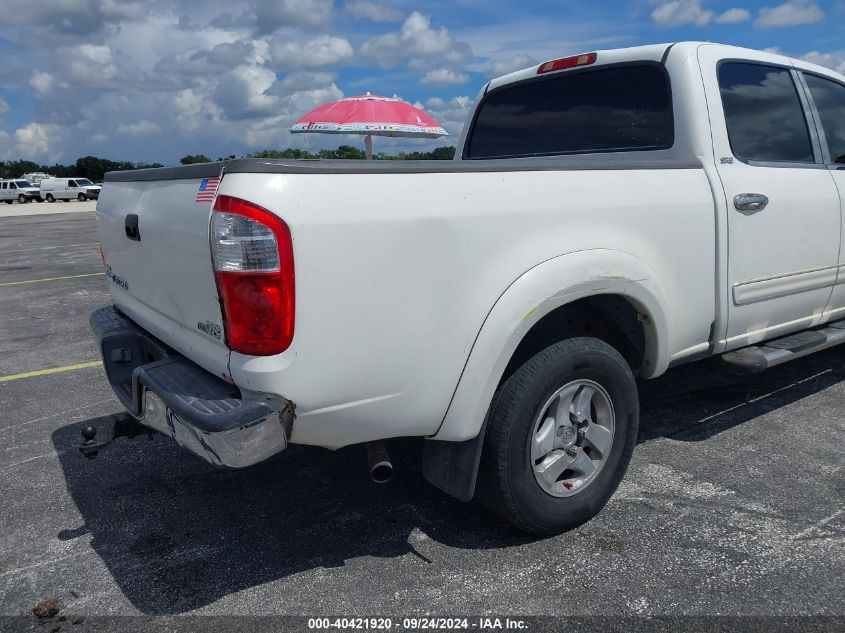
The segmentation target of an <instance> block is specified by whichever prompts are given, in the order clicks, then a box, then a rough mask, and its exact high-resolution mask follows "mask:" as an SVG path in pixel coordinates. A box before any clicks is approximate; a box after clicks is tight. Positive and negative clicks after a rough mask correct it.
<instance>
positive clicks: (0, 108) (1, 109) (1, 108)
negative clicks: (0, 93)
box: [0, 97, 9, 114]
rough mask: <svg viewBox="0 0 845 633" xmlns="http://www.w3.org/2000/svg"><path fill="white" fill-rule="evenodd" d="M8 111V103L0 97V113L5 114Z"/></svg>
mask: <svg viewBox="0 0 845 633" xmlns="http://www.w3.org/2000/svg"><path fill="white" fill-rule="evenodd" d="M8 111H9V104H8V103H6V101H5V100H4V99H3V97H0V114H5V113H6V112H8Z"/></svg>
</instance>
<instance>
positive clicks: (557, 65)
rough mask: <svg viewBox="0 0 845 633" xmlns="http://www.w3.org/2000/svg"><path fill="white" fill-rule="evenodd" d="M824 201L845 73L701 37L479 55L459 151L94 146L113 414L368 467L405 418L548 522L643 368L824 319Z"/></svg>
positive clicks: (628, 422) (839, 154)
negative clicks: (199, 151) (369, 153)
mask: <svg viewBox="0 0 845 633" xmlns="http://www.w3.org/2000/svg"><path fill="white" fill-rule="evenodd" d="M843 209H845V77H843V76H842V75H839V74H837V73H835V72H832V71H830V70H827V69H825V68H821V67H819V66H816V65H813V64H810V63H807V62H804V61H801V60H797V59H789V58H786V57H783V56H780V55H776V54H772V53H766V52H757V51H752V50H746V49H741V48H733V47H728V46H721V45H714V44H706V43H678V44H674V45H654V46H644V47H638V48H630V49H624V50H608V51H598V52H595V53H588V54H584V55H578V56H574V57H567V58H563V59H558V60H553V61H549V62H547V63H544V64H542V65H540V66H539V67H536V66H535V67H532V68H527V69H525V70H522V71H519V72H515V73H512V74H510V75H507V76H505V77H501V78H499V79H494V80H493V81H491V82H489V83H488V84H487V85H486V86H484V88H483V90H482V91H481V93H480V95H479V97H478V101H477V104H476V106H475V110H474V113H473V114H472V116H471V118H470V119H469V121H468V122H467V125H466V126H465V129H464V132H463V135H462V138H461V141H460V147H459V149H458V152H457V157H456V160H454V161H443V162H438V161H427V162H399V161H272V160H261V159H245V160H232V161H225V162H221V163H210V164H202V165H190V166H184V167H173V168H162V169H150V170H138V171H132V172H116V173H111V174H108V175H107V177H106V185H105V187H104V189H103V192H102V195H101V197H100V200H99V203H98V205H97V214H98V222H99V230H100V234H101V239H102V250H103V256H104V264H105V265H106V267H107V275H108V278H109V286H110V289H111V296H112V300H113V303H114V305H113V306H109V307H106V308H103V309H101V310H99V311H97V312H95V313H94V314H93V315H92V318H91V323H92V327H93V330H94V332H95V335H96V337H97V340H98V342H99V344H100V346H101V349H102V354H103V360H104V363H105V368H106V371H107V374H108V377H109V380H110V382H111V384H112V386H113V387H114V389H115V391H116V393H117V394H118V395H119V396H120V398H121V399H122V401H123V402H124V404H125V405H126V408H127V409H128V411H129V413H130V414H131V418H127V417H126V416H125V414H124V417H123V418H121V420H120V424H116V425H114V429H115V430H113V431H112V436H120V435H130V434H133V433H135V432H137V429H138V428H141V427H139V426H137V423H140V424H141V425H144V427H148V428H152V429H155V430H157V431H159V432H161V433H164V434H166V435H168V436H171V437H173V438H174V439H175V440H176V441H177V442H178V443H179V444H181V445H183V446H184V447H185V448H187V449H189V450H190V451H192V452H194V453H196V454H197V455H200V456H201V457H203V458H205V459H206V460H208V461H209V462H212V463H214V464H218V465H223V466H229V467H244V466H249V465H250V464H254V463H256V462H258V461H261V460H264V459H266V458H268V457H270V456H271V455H273V454H275V453H277V452H279V451H281V450H283V449H284V448H285V447H286V445H287V444H288V443H297V444H311V445H319V446H324V447H329V448H337V447H342V446H346V445H350V444H356V443H367V445H368V447H370V448H371V449H372V450H371V451H370V453H371V466H372V468H373V474H374V478H376V479H379V480H383V479H386V478H387V477H388V475H389V471H390V464H389V458H387V456H386V454H385V453H384V452H383V450H382V447H383V445H382V444H381V441H382V440H385V439H387V438H394V437H410V436H416V437H421V438H425V440H424V444H425V450H424V457H423V465H422V469H423V474H424V476H425V477H426V479H428V480H429V481H430V482H432V483H433V484H434V485H436V486H438V487H439V488H441V489H443V490H445V491H446V492H448V493H450V494H452V495H454V496H456V497H457V498H459V499H462V500H470V499H472V498H473V497H478V498H480V499H481V500H482V501H483V502H485V503H486V504H487V505H489V506H490V507H492V508H493V509H494V510H496V511H497V512H498V513H500V514H501V515H502V516H503V517H504V518H506V519H507V520H509V521H511V522H512V523H514V524H515V525H517V526H518V527H520V528H522V529H524V530H527V531H530V532H534V533H538V534H548V533H554V532H558V531H560V530H562V529H565V528H567V527H569V526H572V525H575V524H578V523H580V522H583V521H585V520H587V519H589V518H590V517H591V516H593V515H594V514H595V513H596V512H598V511H599V510H600V509H601V508H602V507H603V505H604V504H605V503H606V502H607V500H608V499H609V498H610V496H611V495H612V494H613V492H614V490H615V489H616V487H617V485H618V484H619V482H620V480H621V478H622V476H623V473H624V471H625V469H626V467H627V465H628V462H629V460H630V458H631V452H632V450H633V448H634V444H635V440H636V437H637V425H638V396H637V384H636V381H635V377H640V378H643V379H648V378H654V377H656V376H660V375H661V374H663V373H664V372H666V371H667V370H668V369H669V368H671V367H672V366H675V365H678V364H681V363H688V362H691V361H695V360H697V359H701V358H704V357H706V356H713V355H722V358H723V360H724V363H725V364H726V366H729V367H732V368H734V369H735V370H739V371H748V372H751V371H758V370H761V369H765V368H766V367H769V366H772V365H776V364H778V363H782V362H784V361H787V360H789V359H792V358H796V357H799V356H801V355H804V354H807V353H809V352H811V351H815V350H819V349H822V348H826V347H830V346H832V345H835V344H837V343H841V342H843V341H845V320H843V318H845V259H844V258H845V248H843ZM837 320H838V321H837ZM133 425H134V426H133ZM128 428H129V429H130V430H127V429H128ZM132 429H134V430H132ZM84 435H85V439H86V442H85V443H84V444H83V446H82V447H81V449H82V450H83V452H86V451H87V453H89V454H93V453H95V452H96V450H97V449H98V448H100V447H102V446H103V445H104V444H97V441H96V439H95V438H96V429H91V428H89V429H86V432H85V433H84Z"/></svg>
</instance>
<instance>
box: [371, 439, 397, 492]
mask: <svg viewBox="0 0 845 633" xmlns="http://www.w3.org/2000/svg"><path fill="white" fill-rule="evenodd" d="M367 465H368V466H369V467H370V478H372V480H373V481H374V482H375V483H377V484H386V483H387V482H388V481H390V480H391V479H392V478H393V464H391V463H390V455H388V454H387V449H386V448H385V447H384V442H382V441H381V440H379V441H377V442H367Z"/></svg>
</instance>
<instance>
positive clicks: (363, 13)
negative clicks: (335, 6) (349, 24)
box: [343, 0, 405, 22]
mask: <svg viewBox="0 0 845 633" xmlns="http://www.w3.org/2000/svg"><path fill="white" fill-rule="evenodd" d="M343 8H344V9H346V10H347V11H348V12H349V13H351V14H352V15H354V16H355V17H356V18H366V19H367V20H371V21H372V22H401V21H402V20H403V19H405V14H404V13H403V12H402V11H400V10H399V9H395V8H393V7H388V6H387V5H384V4H378V3H376V2H366V0H352V1H351V2H347V3H346V4H345V5H344V7H343Z"/></svg>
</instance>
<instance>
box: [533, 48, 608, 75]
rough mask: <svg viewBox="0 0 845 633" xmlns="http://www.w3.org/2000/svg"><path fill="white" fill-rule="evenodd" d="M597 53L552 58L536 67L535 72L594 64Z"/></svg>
mask: <svg viewBox="0 0 845 633" xmlns="http://www.w3.org/2000/svg"><path fill="white" fill-rule="evenodd" d="M597 58H598V55H596V54H595V53H585V54H584V55H573V56H572V57H564V58H562V59H554V60H552V61H550V62H546V63H545V64H540V66H539V67H538V68H537V74H538V75H542V74H543V73H551V72H554V71H556V70H566V69H567V68H575V67H576V66H589V65H590V64H594V63H595V62H596V59H597Z"/></svg>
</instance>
